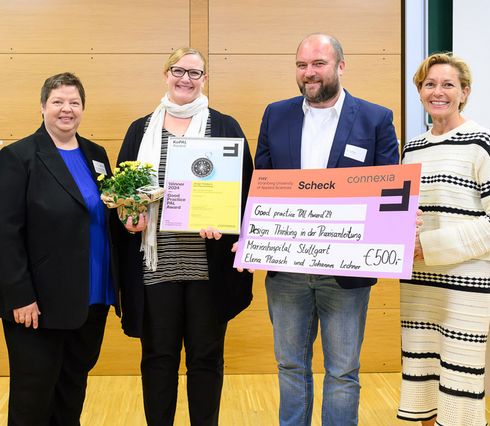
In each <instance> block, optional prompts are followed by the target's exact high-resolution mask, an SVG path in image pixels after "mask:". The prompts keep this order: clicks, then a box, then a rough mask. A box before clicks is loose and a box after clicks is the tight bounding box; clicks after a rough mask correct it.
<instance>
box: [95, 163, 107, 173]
mask: <svg viewBox="0 0 490 426" xmlns="http://www.w3.org/2000/svg"><path fill="white" fill-rule="evenodd" d="M92 163H94V169H95V171H96V172H97V173H99V174H103V175H106V174H107V171H106V169H105V165H104V163H101V162H100V161H95V160H93V161H92Z"/></svg>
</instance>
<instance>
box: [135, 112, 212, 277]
mask: <svg viewBox="0 0 490 426" xmlns="http://www.w3.org/2000/svg"><path fill="white" fill-rule="evenodd" d="M150 119H151V116H150V117H148V119H147V121H146V124H145V131H146V128H147V127H148V124H149V123H150ZM170 136H173V135H172V134H171V133H169V132H168V131H167V130H165V129H163V130H162V150H161V153H160V166H159V168H158V180H159V184H160V186H161V187H164V186H165V165H166V163H167V148H168V138H169V137H170ZM205 136H206V137H210V136H211V118H210V117H208V122H207V123H206V130H205ZM162 205H163V202H160V207H159V210H158V217H159V218H160V217H161V215H162ZM157 256H158V264H157V269H156V271H152V270H150V269H148V268H147V267H146V265H144V269H143V283H144V285H152V284H158V283H161V282H168V281H189V280H195V281H198V280H209V277H208V260H207V257H206V242H205V240H204V239H203V238H201V237H200V236H199V234H198V233H192V234H191V233H177V232H158V233H157Z"/></svg>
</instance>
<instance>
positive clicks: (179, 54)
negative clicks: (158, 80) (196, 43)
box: [163, 47, 207, 74]
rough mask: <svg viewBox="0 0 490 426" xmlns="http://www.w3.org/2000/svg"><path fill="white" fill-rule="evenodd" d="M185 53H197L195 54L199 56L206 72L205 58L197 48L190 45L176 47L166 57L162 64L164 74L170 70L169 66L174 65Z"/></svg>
mask: <svg viewBox="0 0 490 426" xmlns="http://www.w3.org/2000/svg"><path fill="white" fill-rule="evenodd" d="M186 55H197V56H199V57H200V58H201V59H202V62H203V71H204V74H207V64H206V59H205V58H204V55H203V54H202V53H201V52H199V50H197V49H193V48H192V47H181V48H179V49H177V50H176V51H175V52H173V53H172V54H171V55H170V56H169V57H168V59H167V62H165V65H164V66H163V72H164V73H165V74H166V73H167V72H168V71H169V70H170V67H172V66H174V65H175V64H176V63H177V62H179V61H180V60H181V59H182V58H183V57H184V56H186Z"/></svg>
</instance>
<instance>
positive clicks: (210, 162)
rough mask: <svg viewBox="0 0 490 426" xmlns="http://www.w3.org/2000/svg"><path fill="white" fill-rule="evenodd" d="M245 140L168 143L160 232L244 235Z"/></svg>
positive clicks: (177, 141) (196, 140)
mask: <svg viewBox="0 0 490 426" xmlns="http://www.w3.org/2000/svg"><path fill="white" fill-rule="evenodd" d="M243 144H244V141H243V139H242V138H176V137H171V138H169V140H168V150H167V162H166V166H165V195H164V200H163V209H162V217H161V220H160V231H176V232H191V231H199V230H200V229H202V228H207V227H208V226H212V227H214V228H216V229H218V230H219V231H221V232H222V233H224V234H226V233H228V234H238V233H239V232H240V217H241V200H242V195H241V194H242V160H243Z"/></svg>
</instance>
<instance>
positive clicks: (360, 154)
mask: <svg viewBox="0 0 490 426" xmlns="http://www.w3.org/2000/svg"><path fill="white" fill-rule="evenodd" d="M366 154H367V149H365V148H361V147H359V146H354V145H349V144H346V145H345V151H344V157H348V158H352V159H353V160H356V161H360V162H361V163H364V160H365V159H366Z"/></svg>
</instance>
